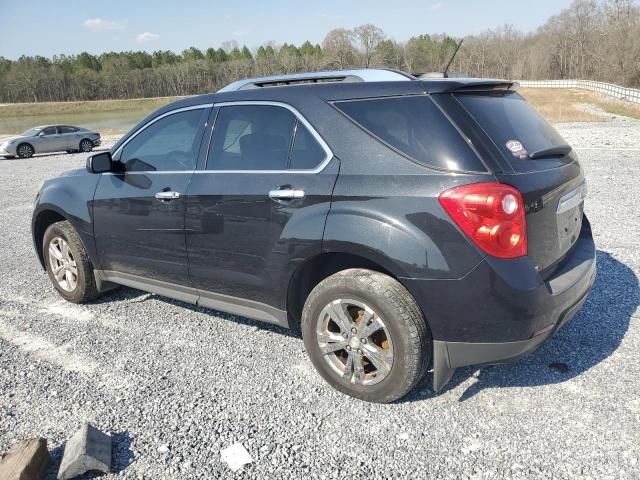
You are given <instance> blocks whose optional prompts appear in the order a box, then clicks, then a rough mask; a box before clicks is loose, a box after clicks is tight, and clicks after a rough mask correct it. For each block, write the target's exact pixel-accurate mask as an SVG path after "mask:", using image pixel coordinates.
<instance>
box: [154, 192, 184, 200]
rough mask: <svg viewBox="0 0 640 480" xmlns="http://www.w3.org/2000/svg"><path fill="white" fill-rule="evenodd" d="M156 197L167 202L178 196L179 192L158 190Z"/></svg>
mask: <svg viewBox="0 0 640 480" xmlns="http://www.w3.org/2000/svg"><path fill="white" fill-rule="evenodd" d="M156 198H157V199H158V200H160V201H161V202H169V201H171V200H175V199H176V198H180V192H164V191H163V192H158V193H156Z"/></svg>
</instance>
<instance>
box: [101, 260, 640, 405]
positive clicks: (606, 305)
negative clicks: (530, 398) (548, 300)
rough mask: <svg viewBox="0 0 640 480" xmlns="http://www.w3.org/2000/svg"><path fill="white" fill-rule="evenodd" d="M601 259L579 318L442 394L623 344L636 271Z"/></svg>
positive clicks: (560, 368) (134, 297)
mask: <svg viewBox="0 0 640 480" xmlns="http://www.w3.org/2000/svg"><path fill="white" fill-rule="evenodd" d="M597 261H598V270H597V274H596V280H595V283H594V286H593V289H592V290H591V292H590V293H589V297H588V299H587V301H586V302H585V304H584V305H583V307H582V308H581V309H580V311H579V312H578V313H577V315H576V316H575V317H574V319H573V320H572V321H570V322H569V323H568V324H567V325H565V326H564V327H563V328H561V329H560V330H559V331H558V332H557V333H556V334H555V335H554V336H553V337H551V338H550V339H549V340H547V341H546V342H544V343H543V344H542V346H541V347H540V348H539V349H538V350H536V351H535V352H533V353H531V354H529V355H527V356H525V357H523V358H521V359H519V360H517V361H516V362H513V363H510V364H504V365H495V366H486V367H473V366H472V367H465V368H459V369H458V370H457V371H456V373H455V375H454V376H453V378H452V379H451V381H450V382H449V383H448V384H447V385H446V386H445V388H444V390H443V392H446V391H449V390H452V389H454V388H456V387H457V386H459V385H460V384H462V383H464V382H465V381H467V380H468V379H469V378H470V377H471V376H474V375H475V376H476V378H477V381H476V382H474V383H473V384H472V385H470V386H469V387H468V388H467V389H466V390H465V391H464V392H463V393H462V395H461V396H460V398H459V401H464V400H467V399H469V398H471V397H473V396H474V395H475V394H477V393H478V392H480V391H482V390H484V389H487V388H503V387H533V386H539V385H549V384H554V383H561V382H565V381H567V380H570V379H571V378H573V377H576V376H578V375H580V374H581V373H583V372H585V371H587V370H589V369H590V368H591V367H593V366H595V365H597V364H598V363H600V362H601V361H603V360H604V359H606V358H607V357H609V356H610V355H611V354H612V353H613V352H614V351H615V350H616V349H617V348H618V346H619V345H620V342H621V341H622V339H623V338H624V335H625V334H626V332H627V330H628V328H629V321H630V319H631V316H632V315H633V314H634V312H635V311H636V309H637V307H638V305H640V287H639V285H638V278H637V277H636V275H635V273H634V272H633V270H631V269H630V268H629V267H627V266H626V265H625V264H623V263H621V262H620V261H618V260H616V259H615V258H614V257H612V256H611V255H610V254H609V253H607V252H603V251H602V250H598V252H597ZM150 297H151V294H145V293H144V292H141V291H139V290H134V289H131V288H126V287H120V288H118V289H116V290H113V291H111V292H108V293H106V294H105V295H103V296H102V297H101V298H99V299H98V300H96V303H102V302H111V301H117V300H120V301H122V300H127V301H145V300H146V299H147V298H150ZM153 298H154V299H158V300H161V301H164V302H167V303H171V304H174V305H178V306H180V307H182V308H187V309H189V310H191V311H194V312H201V313H207V314H210V315H215V316H217V317H220V318H224V319H227V320H231V321H234V322H236V323H240V324H243V325H248V326H253V327H256V328H259V329H261V330H267V331H270V332H273V333H277V334H281V335H287V336H290V337H293V338H301V334H300V332H299V330H298V329H286V328H282V327H279V326H277V325H272V324H269V323H264V322H260V321H257V320H251V319H249V318H245V317H241V316H238V315H231V314H229V313H225V312H220V311H217V310H213V309H209V308H205V307H200V306H196V305H192V304H188V303H184V302H181V301H179V300H173V299H169V298H166V297H162V296H159V295H153ZM479 368H480V369H479ZM476 372H478V373H477V374H476ZM432 381H433V377H432V375H431V374H427V375H425V377H424V378H423V379H422V380H421V382H420V384H419V385H418V386H417V387H416V388H415V389H414V390H413V392H411V393H410V394H409V395H407V396H406V397H404V398H403V399H401V400H400V401H399V402H400V403H404V402H414V401H420V400H424V399H425V398H430V397H434V396H436V394H435V393H434V392H433V390H432V389H431V385H432ZM440 393H442V392H440Z"/></svg>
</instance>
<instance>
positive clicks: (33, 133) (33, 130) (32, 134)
mask: <svg viewBox="0 0 640 480" xmlns="http://www.w3.org/2000/svg"><path fill="white" fill-rule="evenodd" d="M41 131H42V129H41V128H38V127H35V128H30V129H29V130H27V131H26V132H24V133H23V134H22V136H23V137H35V136H36V135H38V133H40V132H41Z"/></svg>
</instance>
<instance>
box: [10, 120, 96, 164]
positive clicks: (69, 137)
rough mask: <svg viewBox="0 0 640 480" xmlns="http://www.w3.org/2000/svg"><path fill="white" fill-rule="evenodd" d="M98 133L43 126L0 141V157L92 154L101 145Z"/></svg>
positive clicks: (60, 126)
mask: <svg viewBox="0 0 640 480" xmlns="http://www.w3.org/2000/svg"><path fill="white" fill-rule="evenodd" d="M100 142H101V139H100V134H99V133H98V132H93V131H91V130H87V129H86V128H81V127H72V126H70V125H43V126H41V127H34V128H30V129H29V130H27V131H26V132H24V133H23V134H22V135H18V136H16V137H10V138H3V139H2V140H0V156H4V157H9V158H13V157H16V156H17V157H20V158H29V157H31V156H32V155H33V154H34V153H49V152H59V151H66V152H68V153H72V152H90V151H91V150H93V147H97V146H98V145H100Z"/></svg>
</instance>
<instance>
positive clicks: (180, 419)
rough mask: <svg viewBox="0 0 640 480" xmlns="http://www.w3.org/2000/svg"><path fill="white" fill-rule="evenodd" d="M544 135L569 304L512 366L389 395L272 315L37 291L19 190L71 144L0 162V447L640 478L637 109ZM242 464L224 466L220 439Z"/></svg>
mask: <svg viewBox="0 0 640 480" xmlns="http://www.w3.org/2000/svg"><path fill="white" fill-rule="evenodd" d="M559 129H560V130H561V132H562V133H563V135H565V137H566V138H567V140H568V141H569V142H570V143H572V144H573V146H574V147H575V148H576V149H577V151H578V153H579V154H580V157H581V159H582V162H583V165H584V166H585V168H586V172H587V178H588V184H589V198H588V201H587V206H586V210H587V214H588V215H589V217H590V219H591V222H592V224H593V228H594V234H595V237H596V242H597V245H598V249H599V251H598V262H599V269H598V276H597V280H596V284H595V288H594V290H593V292H592V293H591V295H590V297H589V300H588V301H587V303H586V305H585V307H584V308H583V309H582V311H581V312H580V313H579V314H578V315H577V317H576V318H575V319H574V320H573V322H572V323H570V324H569V325H568V326H567V327H565V328H564V329H562V330H561V331H560V332H559V333H558V334H557V335H556V336H555V337H554V338H553V339H551V340H550V341H549V342H547V343H546V344H545V345H544V346H543V347H542V348H540V349H539V350H538V351H537V352H535V353H533V354H531V355H529V356H528V357H526V358H525V359H522V360H520V361H519V362H517V363H514V364H511V365H506V366H496V367H493V368H485V369H482V370H479V369H477V368H465V369H461V370H459V371H458V372H457V373H456V375H455V377H454V378H453V380H452V382H451V383H450V384H449V385H448V388H447V389H446V390H445V391H444V392H443V393H442V394H440V395H437V396H436V395H434V394H433V393H432V392H431V390H430V380H431V378H430V375H428V376H427V377H426V378H425V380H424V381H423V382H422V384H421V385H419V387H418V388H417V389H416V390H415V392H414V393H413V394H412V395H410V396H409V397H408V398H406V399H405V400H404V401H402V402H400V403H397V404H393V405H373V404H367V403H363V402H360V401H357V400H354V399H351V398H349V397H346V396H344V395H341V394H339V393H337V392H336V391H335V390H333V389H332V388H330V387H329V386H328V385H327V384H325V383H324V382H323V381H322V380H321V378H320V377H319V376H318V375H317V374H316V373H315V371H314V370H313V368H312V366H311V363H310V362H309V360H308V359H307V356H306V354H305V351H304V347H303V343H302V341H301V339H300V338H298V337H296V336H295V335H291V334H290V333H288V332H286V331H285V330H282V329H280V328H277V327H272V326H269V325H262V324H259V323H257V322H253V321H251V320H247V319H244V318H239V317H233V316H231V315H227V314H223V313H220V312H215V311H212V310H207V309H204V308H198V307H193V306H189V305H185V304H182V303H180V302H175V301H172V300H168V299H165V298H162V297H160V296H157V295H150V294H145V293H143V292H140V291H136V290H132V289H127V288H122V289H119V290H117V291H115V292H112V293H110V294H107V295H105V296H104V297H102V298H101V299H100V300H99V301H98V302H96V303H93V304H91V305H86V306H77V305H72V304H68V303H65V302H64V301H61V299H60V298H59V297H58V296H57V295H56V294H55V293H54V290H53V288H52V287H50V285H49V283H48V279H47V276H46V275H45V273H44V272H43V271H42V270H41V269H40V267H39V265H38V263H37V260H36V257H35V255H34V253H33V251H32V246H31V239H30V233H29V232H30V218H31V209H32V203H33V199H34V197H35V194H36V191H37V189H38V188H39V186H40V184H41V183H42V181H43V180H44V179H46V178H47V177H51V176H53V175H57V174H59V173H60V172H62V171H63V170H66V169H69V168H72V167H78V166H82V165H83V163H84V158H85V156H84V155H81V154H78V155H49V156H38V157H36V158H33V159H30V160H7V161H0V191H1V192H2V197H3V204H2V207H0V224H1V225H2V226H3V227H4V228H3V229H2V230H3V239H2V244H3V248H2V250H1V251H0V275H1V278H2V280H3V281H2V282H1V283H0V367H1V368H0V451H2V450H5V449H7V448H9V447H10V446H11V445H13V444H14V443H15V442H17V441H18V440H20V439H23V438H26V437H29V436H33V435H42V436H44V437H46V438H47V439H49V446H50V449H51V450H52V453H53V456H54V458H55V460H56V461H55V463H54V466H53V467H52V469H51V470H50V474H49V478H51V479H53V478H54V476H55V471H56V470H57V465H58V464H59V460H60V455H61V452H62V445H63V443H64V442H65V440H66V439H67V438H68V437H69V436H70V435H71V434H72V433H73V432H74V431H75V430H76V429H77V428H78V426H79V424H80V423H81V422H82V421H85V420H88V421H91V422H92V423H94V424H95V425H96V426H97V427H99V428H101V429H102V430H103V431H106V432H108V433H110V434H111V435H112V436H113V437H114V444H115V445H116V449H115V452H114V460H113V464H114V467H115V469H116V471H117V473H116V474H114V475H111V476H106V477H104V478H118V477H123V478H149V479H163V478H167V479H169V478H180V479H185V478H187V479H188V478H220V477H224V478H231V477H233V478H267V477H269V478H270V477H278V478H302V477H303V476H307V477H311V478H344V477H354V478H361V477H370V478H416V477H419V478H425V477H428V478H506V477H511V478H575V477H583V478H594V479H603V478H636V479H637V478H640V473H639V472H640V452H639V446H640V428H639V421H640V396H639V395H638V387H639V386H640V380H639V379H640V362H638V355H639V353H638V352H640V325H639V321H638V320H639V317H640V312H639V310H638V305H639V304H640V293H639V292H640V288H639V284H638V277H637V275H638V273H639V272H640V255H639V250H638V238H640V221H639V217H640V212H639V210H638V205H639V204H640V186H638V172H639V169H640V122H638V121H633V120H628V119H621V118H616V119H614V120H612V121H610V122H606V123H594V124H565V125H560V126H559ZM235 442H241V443H242V444H243V445H244V446H245V447H246V448H247V450H248V451H249V453H250V454H251V455H252V457H253V463H252V464H250V465H247V466H245V467H244V468H243V469H242V470H240V471H239V472H237V473H232V472H231V470H230V469H229V468H228V466H227V465H226V464H224V463H222V462H221V460H220V451H221V450H222V449H224V448H226V447H228V446H230V445H232V444H233V443H235Z"/></svg>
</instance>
